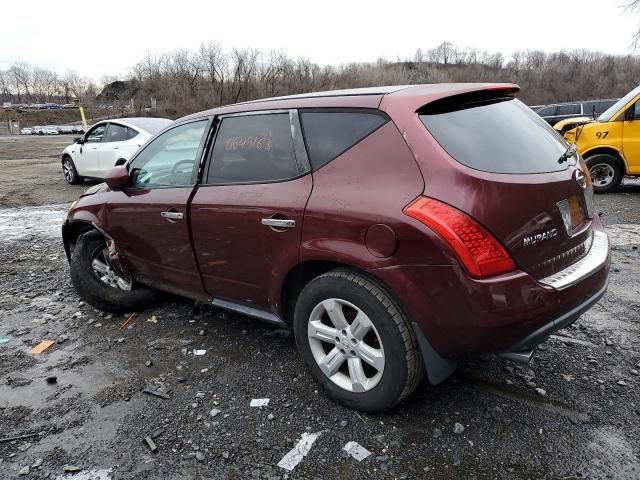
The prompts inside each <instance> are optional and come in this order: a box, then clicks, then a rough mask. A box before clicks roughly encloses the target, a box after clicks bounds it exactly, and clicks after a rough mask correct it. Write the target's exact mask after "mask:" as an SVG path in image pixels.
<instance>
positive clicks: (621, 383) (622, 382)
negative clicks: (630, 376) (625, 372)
mask: <svg viewBox="0 0 640 480" xmlns="http://www.w3.org/2000/svg"><path fill="white" fill-rule="evenodd" d="M618 385H620V386H621V387H626V386H627V382H625V381H624V380H618Z"/></svg>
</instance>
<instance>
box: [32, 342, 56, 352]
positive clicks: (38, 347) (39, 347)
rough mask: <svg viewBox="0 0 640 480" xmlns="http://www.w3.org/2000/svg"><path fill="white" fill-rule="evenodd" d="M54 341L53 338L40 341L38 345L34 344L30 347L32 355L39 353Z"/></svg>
mask: <svg viewBox="0 0 640 480" xmlns="http://www.w3.org/2000/svg"><path fill="white" fill-rule="evenodd" d="M54 343H56V342H55V341H53V340H43V341H41V342H40V343H39V344H38V345H36V346H35V347H33V348H32V349H31V353H33V354H34V355H37V354H39V353H42V352H44V351H45V350H46V349H47V348H49V347H50V346H51V345H53V344H54Z"/></svg>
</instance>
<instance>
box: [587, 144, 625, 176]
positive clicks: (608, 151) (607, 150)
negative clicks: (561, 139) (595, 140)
mask: <svg viewBox="0 0 640 480" xmlns="http://www.w3.org/2000/svg"><path fill="white" fill-rule="evenodd" d="M594 155H611V156H612V157H614V158H616V159H617V160H618V161H619V162H620V164H621V165H622V168H623V169H624V173H625V174H626V173H627V162H626V161H625V158H624V156H623V155H622V153H620V151H619V150H618V149H616V148H613V147H606V146H605V147H603V146H600V147H595V148H592V149H591V150H589V151H587V152H585V153H583V154H582V157H583V158H584V160H585V161H587V160H588V159H589V158H590V157H593V156H594Z"/></svg>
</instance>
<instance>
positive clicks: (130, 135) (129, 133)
mask: <svg viewBox="0 0 640 480" xmlns="http://www.w3.org/2000/svg"><path fill="white" fill-rule="evenodd" d="M138 133H139V132H138V131H136V130H134V129H133V128H131V127H127V136H126V137H125V140H131V139H132V138H136V137H137V136H138Z"/></svg>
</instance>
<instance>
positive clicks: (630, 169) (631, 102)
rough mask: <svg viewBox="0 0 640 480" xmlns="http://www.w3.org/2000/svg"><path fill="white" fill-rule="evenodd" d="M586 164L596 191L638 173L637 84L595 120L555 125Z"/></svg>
mask: <svg viewBox="0 0 640 480" xmlns="http://www.w3.org/2000/svg"><path fill="white" fill-rule="evenodd" d="M555 128H556V130H558V131H560V132H561V133H562V134H563V135H564V137H565V138H566V139H567V141H569V142H571V143H575V144H576V148H577V151H578V152H579V153H580V155H582V156H583V158H584V159H585V161H586V162H587V166H588V167H589V171H590V173H591V178H592V181H593V188H594V190H595V191H596V193H607V192H611V191H613V190H615V189H616V188H617V187H618V185H620V182H621V181H622V178H623V177H624V175H630V176H640V85H639V86H638V87H636V88H634V89H633V90H631V91H630V92H629V93H628V94H627V95H625V96H624V97H623V98H621V99H620V100H618V101H617V102H616V103H614V104H613V105H612V106H611V107H610V108H609V109H608V110H607V111H605V112H604V113H602V115H600V116H599V117H598V118H597V119H596V120H593V119H586V120H584V119H583V120H582V121H581V119H570V120H568V121H566V122H564V124H562V123H561V124H558V125H556V127H555Z"/></svg>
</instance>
